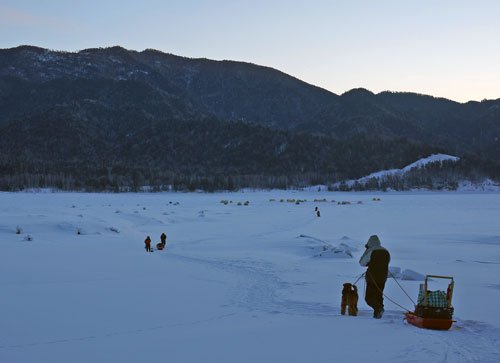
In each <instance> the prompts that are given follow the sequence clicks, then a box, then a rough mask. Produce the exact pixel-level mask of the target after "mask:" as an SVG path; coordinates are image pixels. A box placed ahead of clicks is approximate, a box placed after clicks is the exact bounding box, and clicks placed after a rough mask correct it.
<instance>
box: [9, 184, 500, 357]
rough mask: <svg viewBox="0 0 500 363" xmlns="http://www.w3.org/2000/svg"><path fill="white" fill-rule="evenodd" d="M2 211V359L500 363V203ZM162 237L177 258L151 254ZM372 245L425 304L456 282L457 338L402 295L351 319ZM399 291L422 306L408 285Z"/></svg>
mask: <svg viewBox="0 0 500 363" xmlns="http://www.w3.org/2000/svg"><path fill="white" fill-rule="evenodd" d="M374 196H376V197H378V198H375V199H376V200H373V197H374ZM354 197H355V198H356V199H355V200H353V198H354ZM380 198H381V200H377V199H380ZM296 199H300V200H301V202H300V203H299V204H296V202H292V201H293V200H296ZM221 200H224V203H221ZM281 200H283V201H281ZM287 200H288V202H287ZM314 200H316V201H314ZM333 200H335V202H332V201H333ZM226 201H227V202H226ZM246 201H248V203H245V202H246ZM339 202H346V203H340V204H339ZM347 202H349V203H347ZM238 204H239V205H238ZM245 204H247V205H245ZM0 205H2V208H1V209H0V286H1V287H2V298H1V299H0V311H1V312H2V314H1V325H0V326H1V328H0V362H6V363H7V362H8V363H16V362H22V363H30V362H51V363H59V362H61V363H63V362H64V363H67V362H72V363H77V362H85V363H87V362H106V363H110V362H180V363H182V362H219V363H222V362H249V363H255V362H287V363H289V362H333V361H335V362H367V361H371V362H499V361H500V314H499V313H498V309H497V303H498V301H500V284H499V280H498V276H499V274H500V250H499V247H500V229H499V224H498V216H499V215H500V194H494V193H490V194H456V193H453V194H449V193H448V194H446V193H432V194H431V193H429V194H425V193H419V194H401V193H398V194H391V193H386V194H383V195H382V194H376V195H373V194H364V193H359V194H356V195H354V194H350V193H325V192H321V193H315V192H297V193H293V192H256V193H250V192H247V193H224V194H185V193H184V194H173V193H172V194H170V193H167V194H77V193H55V194H52V193H40V194H36V193H18V194H15V193H0ZM315 207H318V208H319V209H320V211H321V217H317V216H316V214H315V211H314V209H315ZM415 221H418V222H415ZM17 227H18V228H19V232H20V233H19V234H16V228H17ZM424 227H425V228H424ZM162 232H165V233H166V234H167V248H166V250H164V251H154V252H153V253H147V252H145V250H144V243H143V241H144V238H145V237H146V235H150V236H151V237H152V239H153V246H155V244H156V242H158V240H159V235H160V234H161V233H162ZM371 234H378V235H379V236H380V238H381V240H382V243H383V245H385V246H386V247H387V248H388V249H389V251H390V252H391V256H392V259H391V270H392V271H393V272H394V273H396V274H397V276H398V278H399V280H398V282H399V283H400V284H401V285H402V286H403V287H404V289H405V290H407V291H408V293H409V294H410V296H411V297H412V298H413V299H416V296H417V291H418V286H419V284H420V283H421V281H420V280H421V279H422V277H423V275H424V274H426V273H429V274H431V273H432V274H442V275H452V276H454V277H455V279H456V288H455V296H454V307H455V310H456V314H455V318H456V320H457V322H456V323H455V324H454V325H453V327H452V329H451V330H450V331H446V332H439V331H429V330H422V329H418V328H416V327H414V326H411V325H407V324H405V322H403V310H402V309H401V308H399V307H398V306H395V305H394V304H392V303H391V302H390V301H388V300H387V299H386V301H385V304H386V306H385V309H386V313H385V314H384V316H383V318H382V319H381V320H375V319H373V318H372V311H371V309H370V308H369V307H367V305H366V304H365V302H364V300H363V298H362V297H361V298H360V301H359V308H360V314H359V316H357V317H351V316H342V315H340V297H341V289H342V284H343V283H344V282H354V281H355V280H356V279H357V277H359V275H360V274H361V273H362V272H363V271H364V269H363V268H362V267H361V266H359V264H358V263H357V260H358V259H359V257H360V255H361V254H362V252H363V250H364V248H363V246H364V244H365V242H366V239H367V238H368V236H370V235H371ZM28 236H31V241H30V240H29V239H30V238H28ZM434 283H436V284H437V281H434ZM358 287H359V290H360V293H361V295H362V294H363V289H364V283H363V280H360V282H359V283H358ZM437 287H440V286H439V285H437ZM385 292H386V294H387V296H389V297H391V298H392V299H393V300H395V301H396V302H398V303H399V304H401V305H403V306H404V307H407V308H409V309H411V308H412V302H411V301H410V300H409V299H408V297H406V296H405V294H404V293H403V291H402V290H401V289H400V288H399V287H398V285H397V284H396V283H395V281H393V280H388V281H387V285H386V290H385Z"/></svg>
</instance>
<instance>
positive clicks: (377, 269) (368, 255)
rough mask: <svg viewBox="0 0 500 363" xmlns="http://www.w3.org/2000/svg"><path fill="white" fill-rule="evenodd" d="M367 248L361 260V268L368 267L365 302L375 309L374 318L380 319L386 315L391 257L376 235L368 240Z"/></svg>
mask: <svg viewBox="0 0 500 363" xmlns="http://www.w3.org/2000/svg"><path fill="white" fill-rule="evenodd" d="M365 247H366V250H365V253H363V256H361V258H360V259H359V264H360V265H361V266H368V269H367V270H366V275H365V279H366V293H365V301H366V303H367V304H368V305H369V306H371V307H372V308H373V317H374V318H375V319H380V318H381V317H382V315H383V314H384V297H383V292H384V287H385V281H386V280H387V272H388V269H389V261H390V260H391V255H390V254H389V251H387V250H386V249H385V248H384V247H382V246H381V244H380V239H379V238H378V236H376V235H373V236H371V237H370V238H369V239H368V242H367V243H366V245H365Z"/></svg>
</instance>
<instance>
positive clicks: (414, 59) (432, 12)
mask: <svg viewBox="0 0 500 363" xmlns="http://www.w3.org/2000/svg"><path fill="white" fill-rule="evenodd" d="M21 44H30V45H36V46H40V47H45V48H51V49H57V50H69V51H75V50H81V49H84V48H95V47H105V46H113V45H121V46H123V47H125V48H128V49H135V50H143V49H145V48H155V49H158V50H161V51H164V52H169V53H174V54H178V55H183V56H187V57H204V58H211V59H217V60H221V59H231V60H239V61H246V62H252V63H257V64H261V65H266V66H270V67H273V68H277V69H279V70H281V71H283V72H285V73H288V74H291V75H293V76H295V77H298V78H300V79H302V80H304V81H306V82H309V83H312V84H314V85H317V86H320V87H323V88H326V89H328V90H330V91H332V92H334V93H337V94H341V93H343V92H345V91H347V90H349V89H352V88H355V87H364V88H367V89H369V90H371V91H373V92H380V91H384V90H391V91H411V92H418V93H425V94H430V95H433V96H439V97H446V98H450V99H453V100H457V101H461V102H464V101H467V100H481V99H484V98H488V99H497V98H500V1H499V0H474V1H473V0H469V1H463V0H413V1H412V0H346V1H335V0H311V1H296V0H275V1H273V0H267V1H265V0H253V1H250V0H212V1H208V0H205V1H203V0H171V1H169V0H134V1H128V0H99V1H97V0H81V1H80V0H0V48H10V47H15V46H18V45H21Z"/></svg>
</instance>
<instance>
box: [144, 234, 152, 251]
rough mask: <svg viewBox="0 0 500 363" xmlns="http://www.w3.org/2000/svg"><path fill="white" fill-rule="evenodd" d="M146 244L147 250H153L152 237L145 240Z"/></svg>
mask: <svg viewBox="0 0 500 363" xmlns="http://www.w3.org/2000/svg"><path fill="white" fill-rule="evenodd" d="M144 244H145V245H146V251H147V252H151V238H149V236H147V237H146V239H145V240H144Z"/></svg>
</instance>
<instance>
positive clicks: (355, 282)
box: [353, 272, 365, 285]
mask: <svg viewBox="0 0 500 363" xmlns="http://www.w3.org/2000/svg"><path fill="white" fill-rule="evenodd" d="M363 276H365V273H364V272H363V273H362V274H361V275H359V277H358V279H357V280H356V281H354V283H353V285H356V284H357V283H358V281H359V280H361V278H362V277H363Z"/></svg>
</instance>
